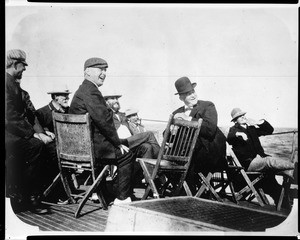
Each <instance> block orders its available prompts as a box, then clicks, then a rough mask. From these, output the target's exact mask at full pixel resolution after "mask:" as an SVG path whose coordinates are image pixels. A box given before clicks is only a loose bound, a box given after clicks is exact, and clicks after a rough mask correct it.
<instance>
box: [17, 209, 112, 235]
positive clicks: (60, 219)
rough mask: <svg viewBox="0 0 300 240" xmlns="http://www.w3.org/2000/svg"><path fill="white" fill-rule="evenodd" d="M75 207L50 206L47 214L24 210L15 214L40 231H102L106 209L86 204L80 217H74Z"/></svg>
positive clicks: (105, 219) (104, 224)
mask: <svg viewBox="0 0 300 240" xmlns="http://www.w3.org/2000/svg"><path fill="white" fill-rule="evenodd" d="M76 207H77V206H76V205H70V206H69V205H68V206H50V209H51V213H50V214H47V215H37V214H33V213H31V212H30V211H26V212H21V213H18V214H17V216H18V217H19V218H20V219H21V220H22V221H23V222H25V223H27V224H30V225H35V226H38V227H39V228H40V231H67V232H68V231H79V232H103V231H104V229H105V226H106V221H107V217H108V210H103V209H101V208H100V207H95V206H91V205H86V206H85V207H84V208H83V210H82V213H81V215H80V217H79V218H75V217H74V212H75V209H76Z"/></svg>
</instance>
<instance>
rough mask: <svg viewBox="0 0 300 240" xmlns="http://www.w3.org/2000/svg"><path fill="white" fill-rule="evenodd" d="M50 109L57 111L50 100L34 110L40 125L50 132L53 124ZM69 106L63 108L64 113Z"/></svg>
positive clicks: (52, 130)
mask: <svg viewBox="0 0 300 240" xmlns="http://www.w3.org/2000/svg"><path fill="white" fill-rule="evenodd" d="M52 111H55V112H59V111H58V110H57V109H56V108H55V107H54V106H53V104H52V101H51V102H50V103H49V104H48V105H46V106H44V107H41V108H39V109H38V110H36V116H37V118H38V120H39V122H40V124H41V125H42V127H43V128H44V129H45V130H47V131H50V132H53V133H54V126H53V120H52ZM68 111H69V107H68V108H66V109H65V112H64V113H68Z"/></svg>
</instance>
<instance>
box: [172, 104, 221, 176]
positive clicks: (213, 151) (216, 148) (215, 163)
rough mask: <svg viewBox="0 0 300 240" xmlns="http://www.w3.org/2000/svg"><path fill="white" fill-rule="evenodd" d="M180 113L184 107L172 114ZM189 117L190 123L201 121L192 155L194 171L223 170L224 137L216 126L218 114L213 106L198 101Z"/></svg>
mask: <svg viewBox="0 0 300 240" xmlns="http://www.w3.org/2000/svg"><path fill="white" fill-rule="evenodd" d="M181 112H184V106H182V107H180V108H178V109H177V110H176V111H174V112H173V114H176V113H181ZM190 116H191V117H192V121H197V120H199V119H200V118H202V119H203V122H202V125H201V129H200V133H199V138H198V141H197V143H196V147H195V152H194V155H193V162H194V164H195V167H196V170H197V171H201V172H203V173H207V172H208V171H214V170H216V169H219V168H221V169H222V168H224V167H225V166H226V159H225V157H226V137H225V135H224V134H223V132H222V131H221V130H220V129H219V128H218V126H217V124H218V114H217V110H216V108H215V105H214V104H213V103H212V102H210V101H202V100H199V101H198V102H197V104H196V105H195V106H194V107H193V109H192V111H191V113H190Z"/></svg>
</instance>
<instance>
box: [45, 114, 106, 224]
mask: <svg viewBox="0 0 300 240" xmlns="http://www.w3.org/2000/svg"><path fill="white" fill-rule="evenodd" d="M52 117H53V124H54V132H55V139H56V149H57V157H58V166H59V171H60V172H59V174H58V175H57V176H56V177H55V179H54V180H53V182H52V184H51V185H50V186H49V187H48V188H47V189H46V190H45V191H44V196H47V195H48V194H49V192H50V191H51V190H52V189H53V188H54V186H55V185H57V183H58V182H59V181H60V180H61V182H62V184H63V187H64V190H65V192H66V194H67V196H68V198H69V200H70V202H71V203H73V204H75V203H76V199H81V201H80V202H79V206H78V207H77V210H76V212H75V217H76V218H77V217H78V216H79V214H80V211H81V210H82V208H83V206H84V205H85V203H86V202H87V200H88V199H89V197H91V195H92V193H94V192H96V193H97V196H98V199H99V201H100V203H101V205H102V207H103V209H107V204H106V202H105V199H104V197H103V194H102V191H101V188H99V184H100V183H101V181H102V180H105V177H106V176H107V174H108V172H109V169H110V165H101V164H99V163H97V164H96V161H95V160H96V159H95V156H94V146H93V140H92V134H91V133H92V132H91V125H90V117H89V114H88V113H86V114H80V115H78V114H62V113H56V112H52ZM70 170H71V171H72V172H73V173H72V174H71V177H70V172H69V171H70ZM83 171H86V172H89V177H88V178H87V179H86V180H85V181H84V183H83V184H81V185H80V184H78V182H77V180H76V176H75V175H76V174H75V173H76V172H77V173H78V174H80V172H83ZM74 172H75V173H74ZM70 178H71V179H72V180H73V186H72V187H71V186H70V184H69V182H70ZM89 181H90V182H91V183H92V184H91V185H89V184H88V182H89ZM74 189H75V190H82V191H81V192H80V193H78V192H77V193H76V192H75V191H74Z"/></svg>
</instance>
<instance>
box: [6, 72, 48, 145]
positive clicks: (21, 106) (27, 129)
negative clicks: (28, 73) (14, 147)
mask: <svg viewBox="0 0 300 240" xmlns="http://www.w3.org/2000/svg"><path fill="white" fill-rule="evenodd" d="M5 104H6V108H5V111H6V113H5V141H6V142H9V141H12V142H15V141H18V140H19V139H20V138H25V139H29V138H31V137H33V134H34V133H35V132H37V133H42V132H44V130H43V128H42V126H41V125H40V124H39V121H38V119H37V117H36V115H35V108H34V106H33V104H32V102H31V100H30V96H29V94H28V92H26V91H25V90H23V89H22V88H21V87H20V84H19V83H17V82H16V81H15V79H14V78H13V77H12V76H11V75H10V74H8V73H6V79H5Z"/></svg>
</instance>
